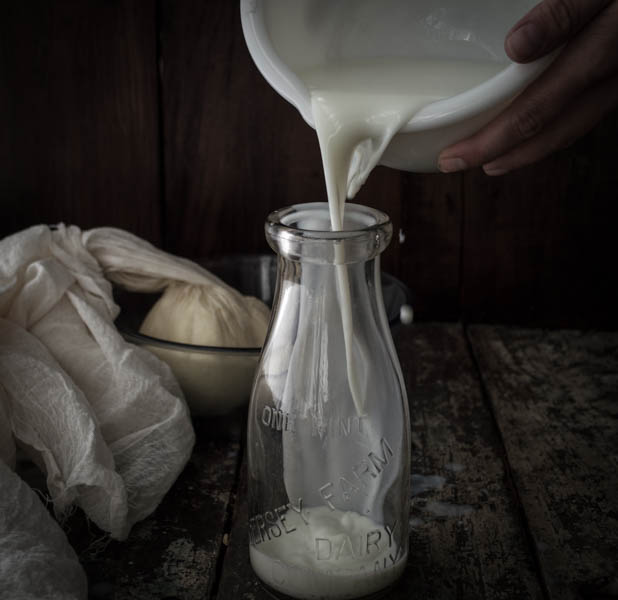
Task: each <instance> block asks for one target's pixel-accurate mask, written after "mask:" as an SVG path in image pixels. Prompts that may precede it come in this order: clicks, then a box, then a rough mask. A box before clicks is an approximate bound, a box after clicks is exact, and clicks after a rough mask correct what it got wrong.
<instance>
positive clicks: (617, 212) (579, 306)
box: [462, 113, 618, 329]
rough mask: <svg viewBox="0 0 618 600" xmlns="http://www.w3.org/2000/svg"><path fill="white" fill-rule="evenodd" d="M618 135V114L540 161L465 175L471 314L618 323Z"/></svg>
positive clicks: (467, 311) (479, 318) (564, 323)
mask: <svg viewBox="0 0 618 600" xmlns="http://www.w3.org/2000/svg"><path fill="white" fill-rule="evenodd" d="M616 139H618V113H615V114H614V115H611V116H610V117H608V118H606V119H605V120H604V121H603V122H602V123H600V124H599V126H597V127H596V128H595V129H594V130H593V131H592V132H591V133H590V134H588V135H587V136H586V137H584V138H583V139H581V140H580V141H579V142H577V143H576V144H575V145H574V146H573V147H572V148H570V149H568V150H565V151H563V152H561V153H558V154H556V155H555V156H552V157H550V158H548V159H546V160H545V161H543V162H541V163H539V164H537V165H534V166H531V167H528V168H525V169H522V170H521V171H519V172H515V173H513V174H509V175H506V176H504V177H497V178H495V177H494V178H491V177H487V176H485V175H484V174H483V173H482V172H481V171H480V170H476V171H471V172H470V173H467V174H466V175H465V179H464V188H463V202H464V206H465V212H464V246H463V254H462V263H463V271H462V273H463V290H462V316H463V319H464V320H465V321H467V322H485V323H486V322H494V323H509V324H528V325H544V326H552V327H591V326H592V327H597V328H599V327H600V328H607V329H615V328H616V327H618V313H617V312H616V310H615V307H616V306H617V305H618V271H617V270H616V269H615V268H614V257H615V256H616V255H617V254H618V237H617V236H616V235H615V223H616V222H617V221H618V202H616V200H617V199H618V192H617V191H616V190H617V189H618V170H617V169H616V168H615V167H614V165H613V160H614V159H613V151H610V147H611V146H612V144H614V142H615V140H616ZM612 140H613V141H612Z"/></svg>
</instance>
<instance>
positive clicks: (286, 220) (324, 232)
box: [266, 202, 391, 241]
mask: <svg viewBox="0 0 618 600" xmlns="http://www.w3.org/2000/svg"><path fill="white" fill-rule="evenodd" d="M318 219H319V220H320V221H321V222H324V223H325V224H326V225H330V216H329V212H328V203H327V202H307V203H304V204H293V205H291V206H286V207H284V208H279V209H277V210H274V211H273V212H271V213H270V214H269V215H268V217H267V218H266V227H267V228H268V229H270V230H271V234H272V233H275V234H276V233H279V234H280V233H283V232H287V233H288V234H291V235H301V236H302V237H308V238H312V239H326V240H331V241H333V240H349V239H351V238H357V237H363V236H365V235H367V234H368V233H369V234H371V233H373V232H375V231H376V230H379V229H382V228H384V227H385V226H389V225H391V219H390V217H389V216H388V215H387V214H386V213H384V212H382V211H381V210H378V209H376V208H371V207H370V206H364V205H362V204H354V203H352V202H346V205H345V218H344V229H342V230H340V231H333V230H332V229H330V228H328V229H327V228H325V227H318V228H313V227H311V228H310V227H307V226H306V225H305V226H301V225H297V224H296V223H299V222H300V223H305V224H309V223H312V222H315V221H316V220H318ZM273 229H274V230H275V231H272V230H273Z"/></svg>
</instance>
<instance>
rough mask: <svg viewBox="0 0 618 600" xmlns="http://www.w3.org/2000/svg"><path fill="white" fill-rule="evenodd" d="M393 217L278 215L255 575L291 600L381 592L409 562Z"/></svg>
mask: <svg viewBox="0 0 618 600" xmlns="http://www.w3.org/2000/svg"><path fill="white" fill-rule="evenodd" d="M391 235H392V225H391V223H390V220H389V218H388V216H387V215H385V214H384V213H382V212H380V211H377V210H374V209H371V208H368V207H364V206H359V205H355V204H347V205H346V210H345V221H344V228H343V231H330V218H329V212H328V205H327V204H325V203H312V204H300V205H296V206H292V207H289V208H285V209H281V210H279V211H275V212H274V213H272V214H271V215H270V216H269V217H268V219H267V222H266V237H267V239H268V242H269V244H270V245H271V247H272V248H273V249H274V250H275V251H276V252H277V254H278V255H279V256H278V272H277V287H276V291H275V300H274V304H273V315H272V318H271V323H270V327H269V332H268V334H267V337H266V341H265V343H264V348H263V350H262V356H261V360H260V365H259V367H258V371H257V374H256V379H255V383H254V387H253V392H252V396H251V404H250V409H249V426H248V463H249V543H250V559H251V565H252V567H253V569H254V571H255V572H256V574H257V575H258V576H259V578H260V579H261V580H262V582H263V583H264V584H266V586H267V587H268V588H270V590H271V591H273V592H274V593H275V594H276V595H277V596H279V597H282V598H286V597H293V598H324V599H326V598H328V599H329V600H330V599H336V598H361V597H363V598H364V597H368V598H370V597H372V596H373V595H376V596H377V595H379V593H380V592H382V591H384V589H385V588H388V587H389V586H390V585H391V584H393V583H394V582H395V580H396V579H397V578H398V577H399V575H401V573H402V572H403V570H404V568H405V564H406V559H407V552H408V513H409V473H410V446H409V444H410V433H409V431H410V425H409V415H408V405H407V399H406V392H405V386H404V382H403V378H402V375H401V369H400V367H399V362H398V359H397V355H396V353H395V349H394V345H393V341H392V337H391V334H390V330H389V326H388V321H387V318H386V314H385V310H384V305H383V299H382V291H381V284H380V253H381V252H382V251H383V250H384V248H385V247H386V246H387V245H388V243H389V241H390V239H391Z"/></svg>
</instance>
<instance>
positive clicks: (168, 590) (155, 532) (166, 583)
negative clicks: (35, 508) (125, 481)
mask: <svg viewBox="0 0 618 600" xmlns="http://www.w3.org/2000/svg"><path fill="white" fill-rule="evenodd" d="M234 419H235V420H232V421H230V419H227V418H218V419H209V420H194V426H195V433H196V444H195V448H194V450H193V454H192V456H191V458H190V460H189V462H188V464H187V466H186V467H185V469H184V471H183V472H182V473H181V475H180V476H179V478H178V479H177V481H176V482H175V483H174V485H173V486H172V488H171V489H170V491H169V492H168V493H167V495H166V496H165V497H164V499H163V501H162V502H161V504H160V505H159V506H158V507H157V510H156V511H155V512H154V513H153V514H152V515H151V516H149V517H147V518H146V519H144V520H143V521H140V522H139V523H137V524H136V525H135V526H134V527H133V529H132V531H131V534H130V536H129V538H128V539H127V541H125V542H114V541H106V539H105V538H104V537H103V536H102V534H101V532H100V531H99V532H98V531H95V530H96V527H94V525H90V526H89V525H88V523H86V521H85V519H84V518H83V515H81V513H80V514H79V515H77V516H76V517H75V518H74V519H73V520H72V521H71V522H69V527H68V536H69V540H70V541H71V543H72V544H73V547H74V548H75V550H76V552H77V553H78V556H79V558H80V562H81V563H82V565H83V567H84V569H85V571H86V574H87V576H88V587H89V598H91V599H96V600H112V599H113V600H152V599H154V598H181V599H182V600H201V599H203V598H208V597H209V594H210V591H211V588H212V586H213V585H214V582H215V581H216V576H217V560H218V557H219V554H220V552H221V550H222V547H223V543H224V541H223V536H224V532H225V523H226V520H227V512H228V505H229V503H230V501H231V500H232V490H233V488H234V487H235V485H236V480H237V476H238V461H239V459H240V456H239V439H240V434H239V425H240V420H239V419H237V418H236V417H235V418H234Z"/></svg>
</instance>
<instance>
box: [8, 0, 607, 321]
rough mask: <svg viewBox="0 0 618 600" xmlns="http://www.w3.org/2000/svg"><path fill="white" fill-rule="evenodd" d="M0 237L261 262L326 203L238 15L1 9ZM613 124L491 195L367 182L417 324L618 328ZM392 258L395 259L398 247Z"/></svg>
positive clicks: (220, 5)
mask: <svg viewBox="0 0 618 600" xmlns="http://www.w3.org/2000/svg"><path fill="white" fill-rule="evenodd" d="M0 119H1V124H2V125H1V128H0V131H1V133H0V235H1V236H4V235H8V234H10V233H13V232H16V231H18V230H20V229H22V228H24V227H27V226H29V225H33V224H36V223H54V222H58V221H64V222H65V223H73V224H76V225H78V226H80V227H82V228H91V227H96V226H100V225H112V226H116V227H122V228H125V229H128V230H130V231H132V232H134V233H136V234H137V235H140V236H142V237H145V238H146V239H148V240H150V241H152V242H154V243H155V244H158V245H160V246H162V247H164V248H166V249H167V250H169V251H171V252H174V253H177V254H181V255H184V256H188V257H192V258H196V257H202V256H209V257H212V256H216V255H222V254H230V253H248V252H266V251H268V249H267V246H266V243H265V241H264V238H263V229H262V223H263V220H264V217H265V216H266V214H267V213H268V212H269V211H270V210H272V209H274V208H278V207H280V206H283V205H286V204H291V203H295V202H305V201H313V200H320V199H323V198H324V185H323V180H322V172H321V163H320V158H319V152H318V146H317V140H316V137H315V134H314V132H313V131H312V130H311V129H310V128H309V127H307V125H305V123H304V122H303V121H302V119H301V118H300V116H299V115H298V114H297V112H296V111H295V109H294V108H292V107H291V106H290V105H288V104H287V103H286V102H285V101H284V100H283V99H282V98H280V97H279V96H278V95H277V94H276V93H275V92H273V91H272V90H271V89H270V88H269V86H268V84H267V83H266V82H265V81H264V80H263V79H262V77H261V76H260V74H259V73H258V72H257V70H256V69H255V67H254V66H253V64H252V62H251V59H250V57H249V55H248V53H247V50H246V48H245V45H244V41H243V38H242V33H241V30H240V19H239V9H238V2H237V1H236V0H134V1H129V0H107V1H103V0H100V1H93V0H90V1H84V0H61V1H60V0H58V1H55V2H49V1H47V0H24V1H23V2H11V3H9V2H3V3H1V6H0ZM617 134H618V115H616V114H614V115H612V116H611V117H609V118H607V119H605V121H603V122H602V123H601V124H600V125H599V126H598V127H597V128H596V129H595V130H594V131H592V132H591V133H590V134H589V135H587V136H586V137H585V138H584V139H582V140H580V141H578V142H577V143H576V144H575V145H574V146H572V147H571V148H570V149H568V150H566V151H563V152H562V153H560V154H558V155H555V156H553V157H551V158H549V159H547V160H545V161H544V162H542V163H540V164H537V165H535V166H532V167H529V168H526V169H523V170H521V171H520V172H517V173H513V174H510V175H507V176H505V177H500V178H494V179H492V178H488V177H486V176H485V175H484V174H483V173H482V172H480V171H472V172H469V173H466V174H455V175H448V176H447V175H439V174H436V175H419V174H411V173H400V172H396V171H392V170H389V169H385V168H378V169H377V170H376V171H375V172H374V173H373V174H372V176H371V177H370V180H369V182H368V183H367V185H366V186H365V188H364V189H363V190H362V191H361V193H360V194H359V196H358V201H359V202H361V203H366V204H370V205H373V206H375V207H377V208H381V209H382V210H385V211H386V212H388V213H389V214H390V215H391V217H392V219H393V221H394V225H395V231H396V232H399V231H401V236H398V235H395V239H394V241H393V243H392V245H391V247H390V248H389V249H388V250H387V252H386V254H385V257H384V263H383V264H384V268H385V270H387V271H388V272H390V273H392V274H394V275H396V276H398V277H400V278H401V279H402V280H403V281H405V282H406V283H407V284H408V285H409V286H410V287H411V288H412V290H413V292H414V295H415V309H416V314H417V318H419V319H423V320H427V319H449V320H451V319H465V320H467V321H486V322H488V321H494V322H495V321H500V322H505V323H520V324H522V323H523V324H530V325H538V324H541V325H547V326H592V327H606V328H610V327H611V328H615V327H616V326H617V325H618V317H617V316H616V315H617V310H616V309H617V308H618V273H617V269H616V267H615V256H616V255H617V254H618V252H617V248H618V239H617V236H616V234H615V230H616V227H617V226H618V219H617V217H618V208H617V200H618V191H617V190H618V169H616V167H615V166H614V162H615V155H616V151H615V146H616V142H617V141H618V135H617ZM399 238H400V239H401V241H400V239H399Z"/></svg>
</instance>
